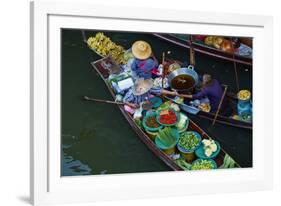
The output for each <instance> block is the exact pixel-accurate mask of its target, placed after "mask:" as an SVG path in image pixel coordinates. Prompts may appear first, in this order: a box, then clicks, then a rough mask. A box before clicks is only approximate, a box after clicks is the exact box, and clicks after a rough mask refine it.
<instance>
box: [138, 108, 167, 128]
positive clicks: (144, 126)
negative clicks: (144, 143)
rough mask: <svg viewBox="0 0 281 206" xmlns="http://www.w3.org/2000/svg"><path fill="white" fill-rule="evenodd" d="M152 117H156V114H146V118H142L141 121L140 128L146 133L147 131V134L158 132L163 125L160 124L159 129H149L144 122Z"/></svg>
mask: <svg viewBox="0 0 281 206" xmlns="http://www.w3.org/2000/svg"><path fill="white" fill-rule="evenodd" d="M152 116H155V118H156V116H157V113H156V112H151V113H147V114H146V116H144V118H143V120H142V126H143V128H144V129H145V130H146V131H149V132H157V131H159V130H160V129H162V128H163V125H161V124H160V126H159V127H156V128H152V127H149V126H147V125H146V120H147V118H148V117H152Z"/></svg>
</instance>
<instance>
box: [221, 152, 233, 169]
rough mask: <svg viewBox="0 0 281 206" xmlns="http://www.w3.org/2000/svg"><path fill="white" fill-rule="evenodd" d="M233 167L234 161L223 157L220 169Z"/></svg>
mask: <svg viewBox="0 0 281 206" xmlns="http://www.w3.org/2000/svg"><path fill="white" fill-rule="evenodd" d="M234 167H235V161H234V160H233V159H232V158H231V157H230V156H229V155H227V154H226V155H225V157H224V160H223V164H222V165H221V166H220V168H221V169H225V168H234Z"/></svg>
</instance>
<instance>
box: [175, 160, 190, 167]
mask: <svg viewBox="0 0 281 206" xmlns="http://www.w3.org/2000/svg"><path fill="white" fill-rule="evenodd" d="M175 162H176V164H177V165H178V166H179V167H180V168H182V169H183V170H190V168H191V164H188V163H187V162H186V161H185V160H184V159H183V158H179V159H177V160H175Z"/></svg>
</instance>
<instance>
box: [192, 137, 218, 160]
mask: <svg viewBox="0 0 281 206" xmlns="http://www.w3.org/2000/svg"><path fill="white" fill-rule="evenodd" d="M220 150H221V146H220V144H219V143H218V142H217V141H215V140H210V139H204V140H202V144H200V146H199V147H198V149H196V151H195V154H196V156H197V157H199V158H201V159H212V158H215V157H216V156H217V155H218V154H219V153H220Z"/></svg>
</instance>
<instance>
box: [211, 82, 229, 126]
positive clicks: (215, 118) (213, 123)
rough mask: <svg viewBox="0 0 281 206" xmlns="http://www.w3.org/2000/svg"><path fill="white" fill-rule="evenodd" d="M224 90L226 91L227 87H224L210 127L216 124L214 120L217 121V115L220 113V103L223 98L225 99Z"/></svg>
mask: <svg viewBox="0 0 281 206" xmlns="http://www.w3.org/2000/svg"><path fill="white" fill-rule="evenodd" d="M226 90H227V85H225V86H224V91H223V95H222V97H221V100H220V103H219V106H218V109H217V112H216V114H215V117H214V119H213V122H212V127H213V126H214V125H215V123H216V120H217V117H218V114H219V112H220V108H221V105H222V102H223V100H224V97H225V94H226Z"/></svg>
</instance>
